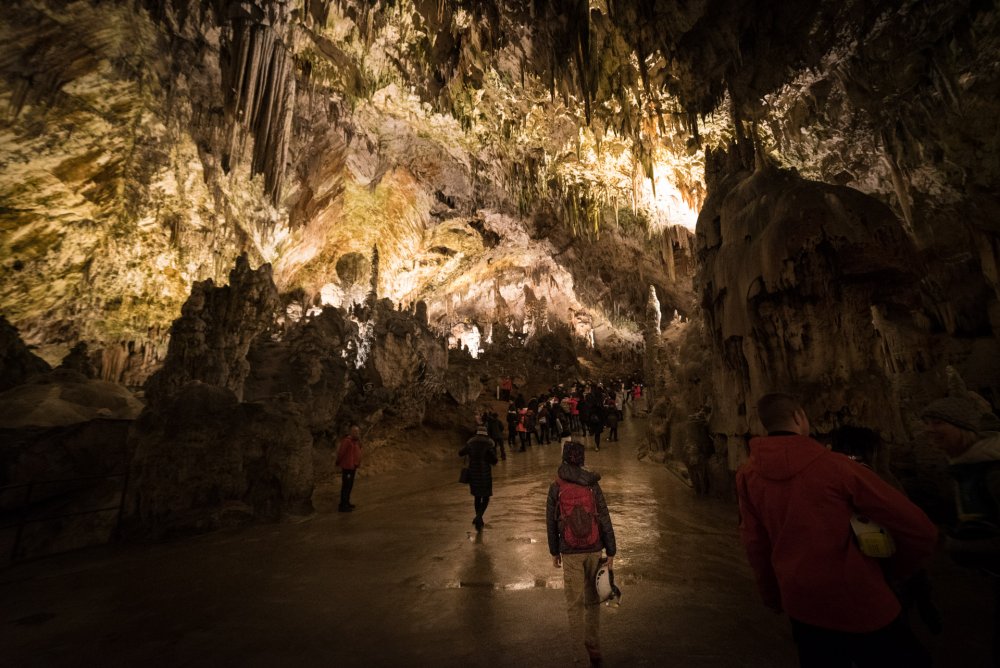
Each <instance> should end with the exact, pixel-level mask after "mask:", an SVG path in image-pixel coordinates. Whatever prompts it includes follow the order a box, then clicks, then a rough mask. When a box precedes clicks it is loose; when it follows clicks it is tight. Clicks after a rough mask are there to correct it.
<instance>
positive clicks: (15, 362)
mask: <svg viewBox="0 0 1000 668" xmlns="http://www.w3.org/2000/svg"><path fill="white" fill-rule="evenodd" d="M50 368H51V367H49V365H48V363H47V362H46V361H45V360H43V359H42V358H41V357H38V356H37V355H35V354H34V353H32V352H31V350H29V349H28V346H26V345H25V344H24V341H22V340H21V337H20V335H19V334H18V332H17V328H16V327H14V326H13V325H12V324H10V322H8V321H7V318H5V317H3V316H2V315H0V392H2V391H4V390H7V389H10V388H12V387H14V386H15V385H20V384H21V383H23V382H25V381H26V380H28V379H29V378H31V377H32V376H34V375H36V374H39V373H44V372H46V371H48V370H49V369H50Z"/></svg>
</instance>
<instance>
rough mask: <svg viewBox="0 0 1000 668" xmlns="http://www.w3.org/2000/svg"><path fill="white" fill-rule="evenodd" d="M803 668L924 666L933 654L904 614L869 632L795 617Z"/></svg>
mask: <svg viewBox="0 0 1000 668" xmlns="http://www.w3.org/2000/svg"><path fill="white" fill-rule="evenodd" d="M792 637H793V638H795V644H796V645H797V646H798V649H799V665H800V666H801V667H802V668H851V667H852V666H857V667H858V668H869V667H872V668H875V667H878V668H886V667H887V666H907V668H925V667H927V666H930V665H931V659H930V655H929V654H928V653H927V651H926V650H925V649H924V648H923V647H921V646H920V643H919V642H918V641H917V638H916V636H914V635H913V631H912V630H910V627H909V626H907V624H906V622H905V621H904V620H903V618H902V617H897V618H896V620H895V621H893V622H892V623H891V624H889V625H888V626H886V627H884V628H881V629H879V630H877V631H872V632H870V633H847V632H846V631H832V630H830V629H824V628H820V627H819V626H812V625H810V624H805V623H803V622H800V621H797V620H795V619H793V620H792Z"/></svg>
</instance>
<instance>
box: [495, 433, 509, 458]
mask: <svg viewBox="0 0 1000 668" xmlns="http://www.w3.org/2000/svg"><path fill="white" fill-rule="evenodd" d="M493 447H494V448H499V449H500V458H501V459H507V451H506V450H504V447H503V438H494V439H493Z"/></svg>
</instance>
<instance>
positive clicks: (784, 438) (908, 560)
mask: <svg viewBox="0 0 1000 668" xmlns="http://www.w3.org/2000/svg"><path fill="white" fill-rule="evenodd" d="M757 413H758V416H759V417H760V421H761V423H763V425H764V428H765V429H767V432H768V435H767V436H764V437H758V438H754V439H752V440H751V441H750V458H749V460H748V461H747V462H746V463H745V464H744V465H743V466H742V467H741V468H740V470H739V471H738V472H737V474H736V490H737V494H738V496H739V506H740V539H741V540H742V542H743V546H744V547H745V548H746V552H747V557H748V559H749V561H750V566H751V568H752V569H753V571H754V575H755V576H756V579H757V585H758V588H759V589H760V593H761V596H762V597H763V599H764V604H765V605H766V606H767V607H769V608H771V609H772V610H774V611H775V612H779V613H780V612H782V611H784V612H787V613H788V616H789V617H790V618H791V623H792V635H793V637H794V639H795V643H796V645H797V647H798V653H799V664H800V665H801V666H804V667H806V666H824V667H834V666H844V667H845V668H850V666H852V665H854V664H855V663H856V664H857V665H859V666H875V665H884V666H927V665H930V659H929V657H928V655H927V654H926V652H925V651H924V650H923V648H921V647H920V644H919V643H918V642H917V640H916V638H915V637H914V636H913V634H912V632H911V631H910V629H909V627H908V626H907V625H906V624H905V622H904V621H903V620H902V619H901V618H900V611H901V607H900V604H899V601H898V600H897V598H896V596H895V594H893V592H892V589H890V588H889V585H888V584H887V583H886V574H885V573H884V572H883V564H880V563H879V562H883V561H884V562H887V563H886V564H885V566H886V567H887V568H886V570H887V571H888V572H890V573H891V575H892V576H893V578H894V579H900V580H902V579H906V578H908V577H910V576H912V575H913V574H914V573H916V572H917V570H918V569H919V568H920V566H921V562H922V561H923V560H924V559H925V558H926V557H928V556H929V555H930V554H931V552H932V551H933V549H934V545H935V543H936V542H937V528H936V527H935V526H934V524H933V523H932V522H931V521H930V519H928V517H927V516H926V515H925V514H924V513H923V511H922V510H920V509H919V508H918V507H917V506H915V505H914V504H913V503H912V502H910V500H909V499H907V498H906V496H904V495H903V494H902V493H901V492H899V491H898V490H896V489H895V488H893V487H892V486H891V485H889V484H888V483H886V482H884V481H882V480H881V479H880V478H879V477H878V475H876V474H875V472H874V471H871V470H869V469H867V468H865V467H864V466H862V465H860V464H858V463H857V462H854V461H852V460H851V459H849V458H848V457H846V456H844V455H842V454H839V453H835V452H831V451H830V450H827V449H826V448H825V447H823V445H822V444H820V443H818V442H817V441H814V440H813V439H811V438H809V418H808V417H807V416H806V414H805V411H803V409H802V406H801V404H800V403H799V401H798V400H797V399H796V398H795V397H793V396H791V395H788V394H768V395H765V396H764V397H761V399H760V401H759V402H758V403H757ZM856 514H857V515H861V516H864V517H867V518H869V519H870V520H871V521H874V522H875V523H877V524H879V525H881V526H882V527H883V528H885V530H886V531H887V532H888V533H889V534H890V535H891V536H892V538H893V540H894V541H895V544H896V552H895V554H893V556H892V557H891V558H889V559H875V558H872V557H868V556H865V555H864V554H862V552H861V550H860V548H859V547H858V545H857V543H856V542H855V540H854V537H853V533H852V530H851V518H852V517H853V516H854V515H856Z"/></svg>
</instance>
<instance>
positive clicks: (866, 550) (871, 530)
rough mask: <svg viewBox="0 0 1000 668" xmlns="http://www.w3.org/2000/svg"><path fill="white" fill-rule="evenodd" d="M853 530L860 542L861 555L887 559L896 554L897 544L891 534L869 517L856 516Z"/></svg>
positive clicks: (852, 525) (853, 521)
mask: <svg viewBox="0 0 1000 668" xmlns="http://www.w3.org/2000/svg"><path fill="white" fill-rule="evenodd" d="M851 530H852V531H853V532H854V537H855V539H857V541H858V548H859V549H860V550H861V554H863V555H865V556H867V557H875V558H877V559H885V558H886V557H891V556H892V555H893V554H895V553H896V543H895V541H893V540H892V536H890V535H889V532H888V531H886V530H885V529H884V528H882V527H881V526H880V525H878V524H875V523H874V522H872V521H871V520H870V519H868V518H867V517H863V516H861V515H855V516H854V517H852V518H851Z"/></svg>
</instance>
